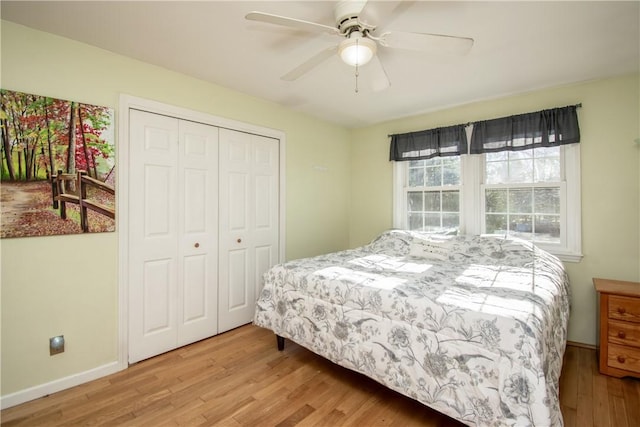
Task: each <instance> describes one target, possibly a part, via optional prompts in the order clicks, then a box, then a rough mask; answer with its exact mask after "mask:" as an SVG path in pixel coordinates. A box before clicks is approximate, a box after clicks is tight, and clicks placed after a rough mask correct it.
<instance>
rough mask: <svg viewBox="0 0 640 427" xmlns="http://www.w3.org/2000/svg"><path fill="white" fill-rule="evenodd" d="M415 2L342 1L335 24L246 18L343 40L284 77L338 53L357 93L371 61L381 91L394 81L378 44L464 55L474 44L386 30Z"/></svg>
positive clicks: (252, 14)
mask: <svg viewBox="0 0 640 427" xmlns="http://www.w3.org/2000/svg"><path fill="white" fill-rule="evenodd" d="M412 3H414V1H366V0H345V1H340V2H338V3H337V4H336V6H335V8H334V17H335V24H334V26H330V25H325V24H320V23H316V22H310V21H305V20H302V19H296V18H289V17H286V16H279V15H273V14H270V13H264V12H250V13H248V14H247V15H246V16H245V18H246V19H248V20H252V21H260V22H265V23H268V24H275V25H282V26H285V27H291V28H296V29H302V30H306V31H310V32H321V33H328V34H331V35H336V36H338V37H341V38H342V39H343V40H342V41H341V42H340V43H339V44H337V45H333V46H330V47H328V48H326V49H323V50H322V51H320V52H318V53H317V54H315V55H314V56H312V57H311V58H309V59H308V60H306V61H305V62H303V63H302V64H300V65H298V66H297V67H295V68H294V69H293V70H291V71H289V72H288V73H286V74H285V75H283V76H282V77H281V79H283V80H287V81H293V80H296V79H298V78H300V77H301V76H303V75H304V74H306V73H307V72H309V71H311V70H312V69H313V68H315V67H316V66H318V65H320V64H321V63H322V62H324V61H325V60H327V59H328V58H330V57H331V56H333V55H335V54H336V53H338V54H339V55H340V58H341V59H342V60H343V61H344V62H345V63H346V64H348V65H351V66H354V67H356V92H357V91H358V90H357V77H358V68H359V67H361V66H364V65H366V64H368V63H370V62H371V63H372V64H373V68H372V74H373V78H372V88H373V90H382V89H385V88H386V87H388V86H389V85H390V84H391V83H390V81H389V77H388V76H387V73H386V71H385V69H384V67H383V66H382V63H381V62H380V59H379V57H378V55H377V53H378V47H382V48H383V49H385V48H393V49H404V50H411V51H417V52H445V53H454V54H465V53H467V52H468V51H469V49H471V47H472V46H473V39H471V38H468V37H457V36H450V35H444V34H430V33H413V32H404V31H385V29H384V25H385V24H386V23H388V22H389V21H391V19H392V18H393V17H394V16H395V15H397V14H398V13H399V12H401V11H402V10H404V9H406V7H408V6H409V5H410V4H412Z"/></svg>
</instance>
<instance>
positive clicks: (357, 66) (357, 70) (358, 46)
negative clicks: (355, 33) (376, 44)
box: [356, 39, 360, 93]
mask: <svg viewBox="0 0 640 427" xmlns="http://www.w3.org/2000/svg"><path fill="white" fill-rule="evenodd" d="M358 42H359V39H356V49H359V48H360V45H359V43H358ZM358 62H359V61H357V60H356V93H358V76H359V75H360V65H359V64H358Z"/></svg>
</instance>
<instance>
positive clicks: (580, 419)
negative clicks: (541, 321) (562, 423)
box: [576, 348, 595, 427]
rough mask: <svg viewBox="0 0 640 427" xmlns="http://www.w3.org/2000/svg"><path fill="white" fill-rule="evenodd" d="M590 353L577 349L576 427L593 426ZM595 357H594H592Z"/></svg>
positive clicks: (583, 349) (586, 350)
mask: <svg viewBox="0 0 640 427" xmlns="http://www.w3.org/2000/svg"><path fill="white" fill-rule="evenodd" d="M591 356H592V355H591V352H590V350H588V349H585V348H578V360H577V363H578V367H577V371H578V403H577V407H576V425H577V426H580V427H592V426H593V372H592V360H591V359H592V357H591ZM593 356H594V357H595V355H593Z"/></svg>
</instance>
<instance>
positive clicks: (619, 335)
mask: <svg viewBox="0 0 640 427" xmlns="http://www.w3.org/2000/svg"><path fill="white" fill-rule="evenodd" d="M626 337H627V334H625V333H624V331H618V338H622V339H625V338H626Z"/></svg>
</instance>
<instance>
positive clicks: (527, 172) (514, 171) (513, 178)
mask: <svg viewBox="0 0 640 427" xmlns="http://www.w3.org/2000/svg"><path fill="white" fill-rule="evenodd" d="M531 166H532V163H531V160H512V161H510V162H509V182H533V168H532V167H531Z"/></svg>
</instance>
